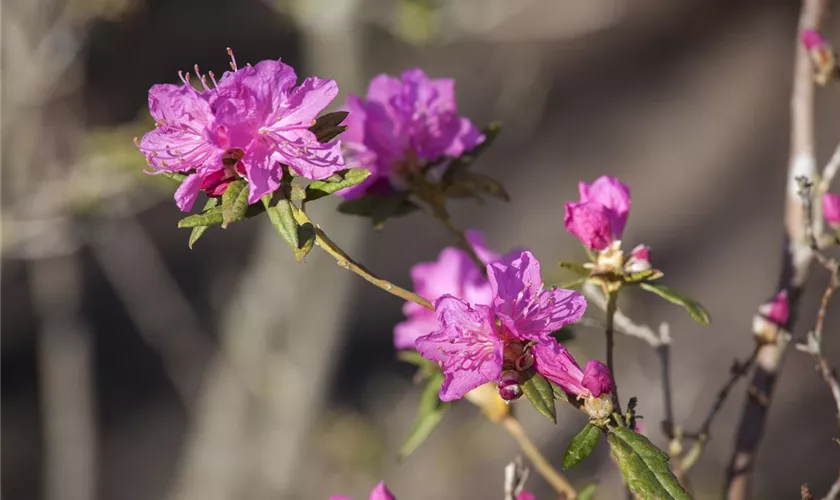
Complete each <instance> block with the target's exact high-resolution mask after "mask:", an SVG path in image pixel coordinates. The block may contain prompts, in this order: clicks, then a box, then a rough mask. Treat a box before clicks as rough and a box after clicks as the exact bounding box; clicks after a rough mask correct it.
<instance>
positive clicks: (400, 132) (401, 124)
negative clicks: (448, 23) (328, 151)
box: [340, 68, 484, 198]
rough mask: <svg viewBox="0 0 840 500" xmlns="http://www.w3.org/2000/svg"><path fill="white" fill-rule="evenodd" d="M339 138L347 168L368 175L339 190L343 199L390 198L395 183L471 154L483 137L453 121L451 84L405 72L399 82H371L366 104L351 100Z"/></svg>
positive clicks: (413, 71) (392, 79)
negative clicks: (439, 162) (430, 166)
mask: <svg viewBox="0 0 840 500" xmlns="http://www.w3.org/2000/svg"><path fill="white" fill-rule="evenodd" d="M347 110H348V111H349V112H350V115H349V116H348V119H347V122H346V124H347V125H349V129H348V130H347V132H346V133H345V134H344V136H343V138H344V148H345V154H346V155H347V161H348V164H349V165H351V166H352V167H358V168H366V169H368V170H370V171H371V172H372V175H371V176H370V177H368V178H367V179H366V180H365V182H363V183H362V184H360V185H358V186H354V187H351V188H347V189H344V190H342V191H340V194H341V195H342V196H343V197H345V198H356V197H359V196H361V195H363V194H365V193H368V192H370V191H371V190H374V191H377V192H383V191H384V192H387V191H390V192H393V191H394V190H395V189H396V188H398V187H399V185H400V184H401V182H402V181H401V180H400V177H401V176H402V175H403V174H405V173H408V172H417V171H419V170H420V169H421V167H422V166H423V164H424V163H425V162H429V161H435V160H440V159H442V158H443V157H457V156H460V155H461V154H463V153H464V152H465V151H469V150H470V149H473V148H474V147H475V146H476V145H478V144H480V143H481V142H482V141H483V140H484V135H482V134H481V132H479V131H478V129H477V128H476V127H475V125H473V124H472V122H471V121H469V120H468V119H466V118H463V117H461V116H459V115H458V107H457V104H456V103H455V81H454V80H452V79H450V78H429V77H428V76H426V74H425V73H424V72H423V70H421V69H417V68H415V69H409V70H407V71H405V72H403V74H402V75H400V77H399V78H395V77H392V76H389V75H385V74H382V75H378V76H376V77H374V79H373V80H371V82H370V86H369V87H368V92H367V98H365V99H363V98H360V97H357V96H355V95H351V96H349V97H348V99H347Z"/></svg>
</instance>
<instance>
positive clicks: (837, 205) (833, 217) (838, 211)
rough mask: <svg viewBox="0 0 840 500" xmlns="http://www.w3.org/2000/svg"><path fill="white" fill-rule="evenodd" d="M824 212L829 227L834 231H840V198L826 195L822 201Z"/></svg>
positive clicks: (829, 194) (830, 194)
mask: <svg viewBox="0 0 840 500" xmlns="http://www.w3.org/2000/svg"><path fill="white" fill-rule="evenodd" d="M822 210H823V216H824V217H825V221H826V222H828V225H829V226H831V227H832V228H834V229H840V196H838V195H836V194H832V193H825V194H824V195H823V199H822Z"/></svg>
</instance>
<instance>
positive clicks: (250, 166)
mask: <svg viewBox="0 0 840 500" xmlns="http://www.w3.org/2000/svg"><path fill="white" fill-rule="evenodd" d="M273 156H274V153H273V152H272V151H271V150H270V149H269V148H268V147H266V146H265V144H263V143H262V141H254V144H252V145H251V147H249V148H248V150H247V151H246V152H245V156H244V157H243V158H242V160H241V162H242V164H243V165H244V167H245V176H246V177H247V178H248V188H249V191H248V204H249V205H253V204H254V203H256V202H258V201H259V199H260V197H262V196H263V195H264V194H266V193H273V192H274V191H276V190H277V188H278V187H280V179H281V177H282V176H283V172H282V170H281V169H280V167H279V165H278V164H277V162H276V161H275V160H274V158H273Z"/></svg>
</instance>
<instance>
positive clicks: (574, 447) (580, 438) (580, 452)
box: [563, 424, 601, 469]
mask: <svg viewBox="0 0 840 500" xmlns="http://www.w3.org/2000/svg"><path fill="white" fill-rule="evenodd" d="M599 439H601V429H599V428H598V427H595V426H594V425H592V424H586V426H585V427H584V428H583V429H582V430H581V431H580V432H578V433H577V436H575V437H573V438H572V442H571V443H569V447H568V448H566V454H565V455H563V468H564V469H571V468H572V467H574V466H576V465H578V464H579V463H581V462H582V461H583V459H584V458H586V457H588V456H589V454H590V453H592V450H594V449H595V445H596V444H598V440H599Z"/></svg>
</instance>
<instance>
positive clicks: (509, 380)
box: [499, 370, 522, 402]
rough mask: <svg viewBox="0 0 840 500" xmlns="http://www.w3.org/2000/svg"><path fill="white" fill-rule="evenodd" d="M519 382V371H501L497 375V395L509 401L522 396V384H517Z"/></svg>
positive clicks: (520, 380)
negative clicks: (498, 375) (499, 374)
mask: <svg viewBox="0 0 840 500" xmlns="http://www.w3.org/2000/svg"><path fill="white" fill-rule="evenodd" d="M521 382H522V378H521V376H520V375H519V372H516V371H512V370H508V371H503V372H502V374H501V376H500V377H499V397H500V398H502V399H503V400H505V401H506V402H510V401H513V400H515V399H517V398H519V397H520V396H522V386H520V385H519V384H520V383H521Z"/></svg>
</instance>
